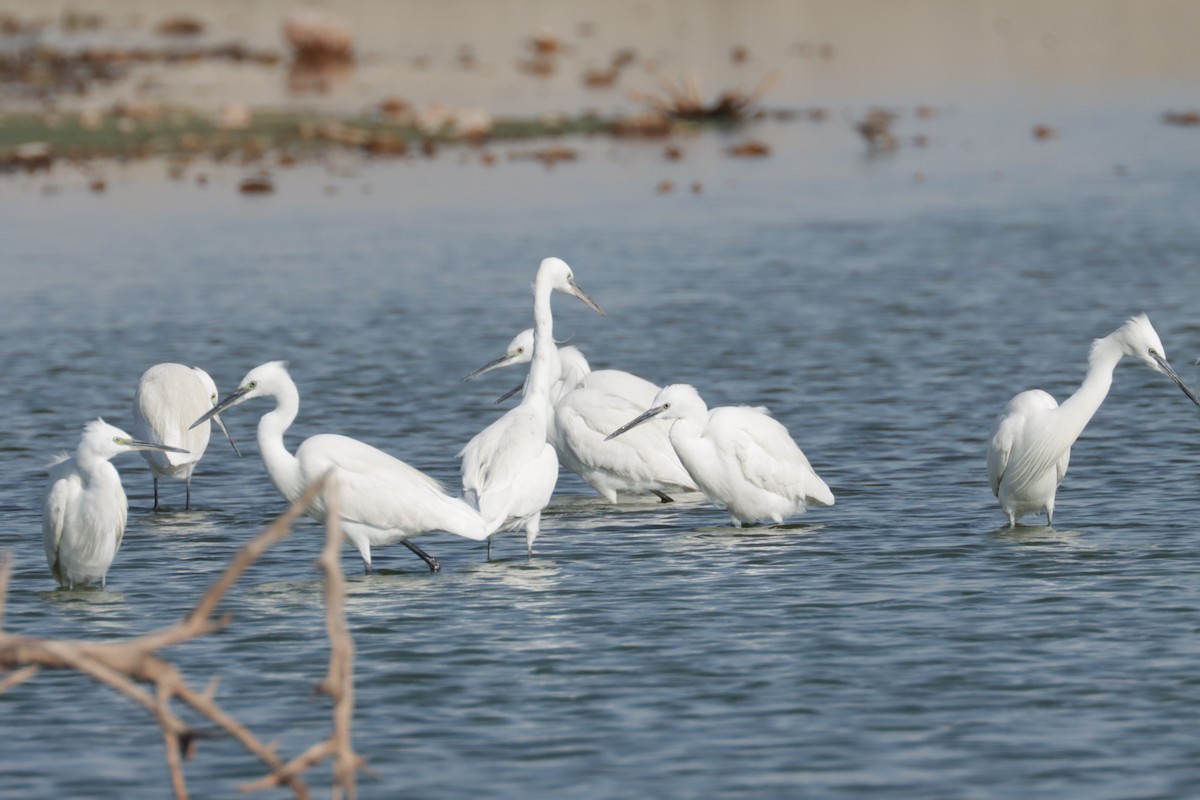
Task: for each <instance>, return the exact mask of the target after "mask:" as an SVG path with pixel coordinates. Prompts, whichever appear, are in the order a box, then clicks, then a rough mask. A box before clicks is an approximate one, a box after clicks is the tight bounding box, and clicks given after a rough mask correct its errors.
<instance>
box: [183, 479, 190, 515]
mask: <svg viewBox="0 0 1200 800" xmlns="http://www.w3.org/2000/svg"><path fill="white" fill-rule="evenodd" d="M183 485H184V487H185V488H184V492H185V494H184V498H185V499H184V501H183V510H184V511H191V510H192V476H191V475H188V476H187V479H186V480H185V481H184V482H183Z"/></svg>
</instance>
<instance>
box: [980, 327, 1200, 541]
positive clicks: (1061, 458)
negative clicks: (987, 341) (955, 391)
mask: <svg viewBox="0 0 1200 800" xmlns="http://www.w3.org/2000/svg"><path fill="white" fill-rule="evenodd" d="M1125 356H1132V357H1133V358H1136V359H1138V360H1139V361H1141V362H1142V363H1143V364H1145V365H1146V366H1148V367H1150V369H1152V370H1154V371H1155V372H1159V373H1162V374H1163V375H1166V376H1167V377H1168V378H1170V379H1171V380H1172V381H1174V382H1175V384H1176V385H1178V386H1179V388H1181V389H1183V391H1184V393H1185V394H1186V395H1187V396H1188V397H1189V398H1191V400H1192V402H1194V403H1196V404H1197V405H1200V399H1198V398H1197V397H1196V395H1195V394H1194V393H1193V392H1192V390H1191V389H1189V388H1188V387H1187V386H1186V385H1185V384H1184V383H1183V381H1182V380H1181V379H1180V378H1179V376H1178V375H1176V374H1175V370H1174V369H1172V368H1171V365H1170V363H1168V362H1167V354H1166V351H1165V350H1164V349H1163V345H1162V342H1161V341H1160V340H1159V338H1158V333H1157V332H1155V330H1154V327H1153V326H1152V325H1151V324H1150V320H1149V318H1147V317H1146V315H1145V314H1138V315H1137V316H1135V317H1133V318H1132V319H1130V320H1129V321H1128V322H1126V323H1125V324H1124V325H1122V326H1121V327H1120V328H1117V329H1116V330H1115V331H1113V332H1112V333H1110V334H1109V335H1108V336H1105V337H1104V338H1102V339H1096V340H1095V341H1093V342H1092V349H1091V353H1090V355H1089V356H1088V371H1087V375H1086V376H1085V377H1084V379H1083V383H1082V384H1081V385H1080V386H1079V388H1078V389H1077V390H1076V391H1075V393H1074V394H1073V395H1071V396H1070V397H1068V398H1067V399H1066V400H1064V401H1063V404H1062V405H1061V406H1060V405H1059V404H1058V403H1057V402H1055V400H1054V398H1053V397H1052V396H1050V395H1049V394H1047V393H1046V392H1043V391H1042V390H1041V389H1030V390H1029V391H1025V392H1021V393H1020V394H1018V395H1017V396H1016V397H1014V398H1013V399H1012V400H1010V401H1009V403H1008V405H1007V406H1006V407H1005V409H1004V412H1003V413H1001V414H1000V416H999V417H997V418H996V423H995V425H994V427H993V428H992V435H991V440H990V443H989V447H988V455H987V469H988V481H989V482H990V483H991V486H992V493H993V494H994V495H996V497H997V498H998V499H999V500H1000V507H1001V508H1002V509H1004V513H1005V514H1006V515H1007V516H1008V524H1009V525H1016V523H1017V521H1018V520H1020V519H1021V517H1023V516H1025V515H1026V514H1038V513H1041V512H1045V514H1046V521H1047V522H1051V523H1052V522H1053V520H1054V496H1055V493H1056V492H1057V490H1058V485H1059V484H1060V483H1062V479H1063V476H1064V475H1066V473H1067V464H1068V463H1069V462H1070V459H1071V446H1072V445H1073V444H1075V440H1076V439H1078V438H1079V435H1080V434H1081V433H1083V429H1084V428H1085V427H1086V426H1087V424H1088V422H1089V421H1091V419H1092V415H1094V414H1095V413H1096V410H1097V409H1098V408H1100V404H1101V403H1103V402H1104V398H1105V397H1106V396H1107V395H1108V390H1109V387H1110V386H1112V376H1113V370H1114V369H1116V366H1117V363H1118V362H1119V361H1120V360H1121V359H1122V358H1123V357H1125Z"/></svg>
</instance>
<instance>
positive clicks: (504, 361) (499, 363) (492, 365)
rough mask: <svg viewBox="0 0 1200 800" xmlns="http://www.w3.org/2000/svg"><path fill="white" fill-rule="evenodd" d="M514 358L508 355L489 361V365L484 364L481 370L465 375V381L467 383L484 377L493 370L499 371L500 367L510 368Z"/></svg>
mask: <svg viewBox="0 0 1200 800" xmlns="http://www.w3.org/2000/svg"><path fill="white" fill-rule="evenodd" d="M512 358H513V357H512V356H510V355H507V354H505V355H502V356H500V357H499V358H494V359H492V360H491V361H489V362H488V363H486V364H484V365H483V366H482V367H480V368H479V369H477V370H475V371H474V372H472V373H470V374H469V375H464V376H463V381H464V382H466V381H469V380H471V378H477V377H479V376H480V375H482V374H483V373H485V372H491V371H492V370H494V369H497V368H499V367H506V366H508V364H509V362H511V361H512Z"/></svg>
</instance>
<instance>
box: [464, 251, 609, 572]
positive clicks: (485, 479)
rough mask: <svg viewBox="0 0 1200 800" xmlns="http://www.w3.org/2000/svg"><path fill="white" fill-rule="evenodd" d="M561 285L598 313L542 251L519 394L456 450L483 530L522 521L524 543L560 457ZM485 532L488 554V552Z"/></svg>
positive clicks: (533, 530)
mask: <svg viewBox="0 0 1200 800" xmlns="http://www.w3.org/2000/svg"><path fill="white" fill-rule="evenodd" d="M555 291H559V292H563V293H564V294H569V295H571V296H573V297H577V298H579V299H580V300H582V301H583V302H584V303H585V304H587V306H588V307H590V308H591V309H592V310H593V311H595V312H596V313H597V314H604V311H603V310H601V308H600V306H598V305H596V302H595V301H594V300H592V298H590V297H588V295H587V293H585V292H584V291H583V290H582V289H580V288H579V287H578V286H577V285H576V284H575V275H574V273H572V272H571V268H570V267H569V266H567V264H566V262H565V261H563V260H562V259H559V258H545V259H542V263H541V264H540V265H539V266H538V272H537V278H536V279H535V280H534V284H533V319H534V339H533V353H532V363H531V364H530V367H529V380H528V382H527V385H526V388H525V396H524V397H523V398H522V399H521V402H520V404H519V405H517V406H516V407H515V408H512V409H510V410H509V411H508V412H507V413H505V414H504V416H502V417H500V419H498V420H496V421H495V422H493V423H492V424H491V425H489V426H487V427H486V428H484V429H483V430H482V431H480V432H479V433H478V434H476V435H475V437H474V438H472V439H471V441H469V442H467V444H466V446H465V447H464V448H463V449H462V450H461V451H459V454H458V455H459V457H460V458H461V459H462V482H463V493H464V495H465V496H466V498H467V499H468V501H470V502H471V503H472V504H473V505H474V506H475V507H476V508H478V509H479V512H480V513H481V514H482V515H483V518H484V520H485V521H486V523H487V527H488V533H489V534H492V533H495V532H497V531H499V530H515V529H517V528H521V527H524V528H525V549H526V552H527V553H528V555H530V556H532V555H533V542H534V540H535V539H537V536H538V531H539V529H540V525H541V517H542V509H544V508H545V507H546V506H547V505H548V504H549V503H550V496H551V495H552V494H553V493H554V486H555V484H557V482H558V456H556V455H555V453H554V448H553V447H552V446H551V445H550V444H549V443H548V441H547V433H548V428H547V426H548V425H549V424H550V423H549V416H550V410H551V406H550V390H551V388H552V384H553V382H554V380H555V379H556V377H557V376H556V375H555V374H554V372H555V366H556V363H555V362H556V359H555V353H556V346H555V344H554V319H553V316H552V314H551V311H550V295H551V294H552V293H553V292H555ZM491 545H492V542H491V539H490V538H489V539H488V556H489V557H490V556H491Z"/></svg>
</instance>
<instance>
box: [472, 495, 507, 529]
mask: <svg viewBox="0 0 1200 800" xmlns="http://www.w3.org/2000/svg"><path fill="white" fill-rule="evenodd" d="M509 494H510V492H509V490H508V489H491V490H489V491H486V492H484V493H483V494H481V495H480V496H479V513H480V515H481V516H482V517H483V522H484V526H485V527H486V528H487V535H488V536H490V535H492V534H493V533H495V532H496V531H498V530H500V529H501V528H503V527H504V525H505V523H506V522H508V521H509V518H508V501H509Z"/></svg>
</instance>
